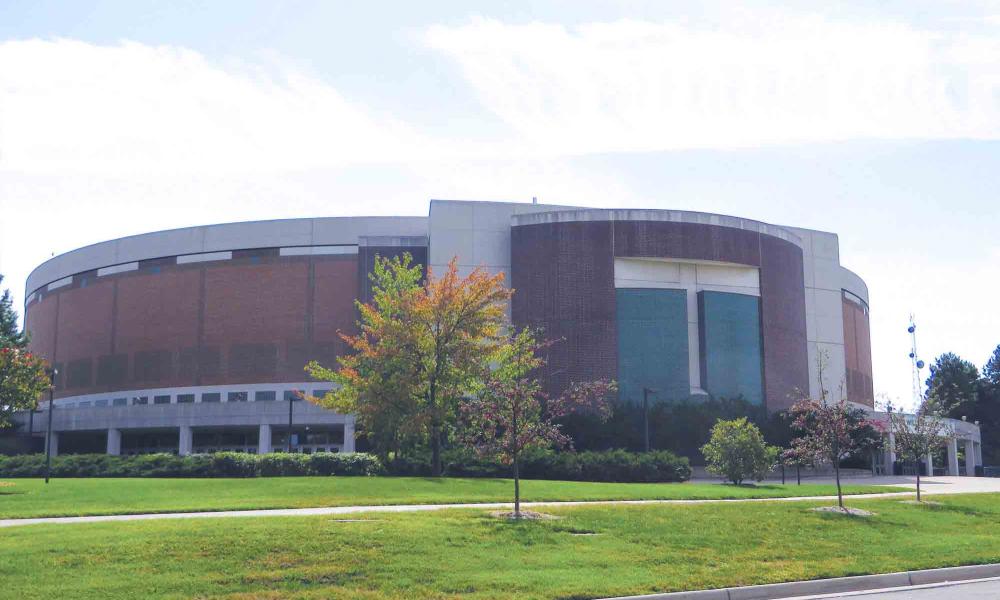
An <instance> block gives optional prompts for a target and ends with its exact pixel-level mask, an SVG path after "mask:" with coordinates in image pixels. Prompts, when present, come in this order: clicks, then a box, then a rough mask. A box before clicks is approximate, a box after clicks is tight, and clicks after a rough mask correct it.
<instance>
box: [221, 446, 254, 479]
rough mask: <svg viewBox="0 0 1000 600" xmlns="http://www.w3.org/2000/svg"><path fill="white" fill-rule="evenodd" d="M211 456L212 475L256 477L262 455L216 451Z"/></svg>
mask: <svg viewBox="0 0 1000 600" xmlns="http://www.w3.org/2000/svg"><path fill="white" fill-rule="evenodd" d="M209 456H210V457H211V467H210V470H211V471H210V472H211V475H210V476H211V477H255V476H256V475H257V466H258V464H259V462H260V457H259V456H257V455H256V454H246V453H244V452H216V453H214V454H210V455H209Z"/></svg>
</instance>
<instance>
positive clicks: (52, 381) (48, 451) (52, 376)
mask: <svg viewBox="0 0 1000 600" xmlns="http://www.w3.org/2000/svg"><path fill="white" fill-rule="evenodd" d="M47 370H48V372H49V427H48V429H47V430H46V431H45V483H46V484H48V482H49V471H50V469H51V466H52V410H53V409H54V408H55V406H56V405H55V402H54V401H53V394H54V392H55V389H56V376H57V375H59V369H56V368H51V369H47Z"/></svg>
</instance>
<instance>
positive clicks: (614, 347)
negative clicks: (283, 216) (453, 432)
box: [18, 200, 874, 454]
mask: <svg viewBox="0 0 1000 600" xmlns="http://www.w3.org/2000/svg"><path fill="white" fill-rule="evenodd" d="M402 252H409V253H411V254H412V255H413V257H414V259H415V260H416V262H418V263H421V264H423V265H426V266H428V267H430V268H431V269H433V270H440V269H444V268H445V267H446V265H447V263H448V262H449V261H450V260H451V259H452V257H457V259H458V263H459V265H460V267H461V269H462V271H463V272H468V271H470V270H471V269H473V268H475V267H477V266H483V267H485V268H487V269H488V270H489V271H491V272H503V273H505V275H506V276H507V277H506V281H507V282H508V284H509V285H511V286H512V287H513V288H514V289H515V290H516V292H515V294H514V297H513V300H512V303H511V318H512V320H513V322H514V323H515V324H516V325H533V326H539V327H543V328H544V330H545V332H546V334H547V335H548V336H550V337H553V338H561V339H562V340H563V341H562V342H561V343H559V344H557V345H556V346H554V348H553V350H552V354H551V356H550V362H549V365H548V367H547V371H546V373H545V382H546V385H547V386H548V387H549V388H550V389H559V388H561V387H562V386H565V385H566V384H567V383H568V382H570V381H574V380H577V381H579V380H589V379H594V378H597V377H608V378H612V379H616V380H617V381H618V382H619V387H620V390H619V396H620V401H622V402H625V403H638V402H641V401H642V395H643V390H644V389H650V390H655V400H656V401H658V402H671V401H676V400H679V399H690V398H692V397H698V396H706V395H711V396H715V397H726V398H734V397H741V398H743V399H744V400H746V401H747V402H750V403H752V404H755V405H759V406H763V407H766V409H767V410H769V411H777V410H782V409H784V408H787V407H788V406H790V404H791V402H793V401H794V399H795V398H796V396H797V395H798V394H800V393H802V392H805V393H809V394H811V395H813V396H814V397H816V396H818V395H819V389H820V380H819V373H818V372H817V366H816V365H817V357H820V356H823V357H825V361H826V363H827V365H826V368H825V369H824V377H825V380H824V381H823V383H822V385H823V386H824V387H825V388H826V389H827V390H830V392H831V396H832V397H833V398H834V399H836V398H838V397H839V396H840V394H845V395H846V396H847V397H848V398H849V399H850V400H851V401H853V402H855V403H858V404H860V405H864V406H867V407H873V406H874V395H873V387H872V362H871V345H870V337H869V322H868V290H867V287H866V285H865V282H864V281H863V280H862V279H861V278H860V277H859V276H858V275H856V274H855V273H853V272H851V271H850V270H848V269H847V268H845V267H843V266H842V265H841V264H840V258H839V244H838V238H837V236H836V234H833V233H826V232H820V231H812V230H806V229H801V228H795V227H787V226H779V225H771V224H766V223H761V222H758V221H753V220H749V219H743V218H738V217H730V216H723V215H713V214H705V213H697V212H686V211H674V210H622V209H594V208H576V207H570V206H551V205H543V204H521V203H501V202H466V201H439V200H433V201H431V203H430V209H429V214H428V216H427V217H337V218H312V219H291V220H277V221H259V222H246V223H230V224H222V225H206V226H202V227H191V228H185V229H176V230H170V231H161V232H156V233H149V234H144V235H137V236H132V237H126V238H122V239H117V240H112V241H107V242H102V243H99V244H95V245H92V246H87V247H85V248H80V249H78V250H74V251H72V252H68V253H66V254H62V255H60V256H56V257H54V258H52V259H50V260H48V261H46V262H45V263H43V264H42V265H40V266H39V267H38V268H36V269H35V270H34V271H33V272H32V273H31V275H30V276H29V277H28V280H27V285H26V298H27V301H26V303H25V326H26V329H27V330H28V331H29V332H30V334H31V349H32V350H33V351H35V352H37V353H39V354H41V355H42V356H44V357H45V358H46V359H48V360H49V361H50V362H52V363H53V364H54V365H55V366H56V368H58V370H59V372H60V373H61V375H60V377H59V378H58V381H57V387H56V391H55V398H56V400H55V410H54V411H53V424H54V425H53V431H54V432H55V435H54V436H53V442H52V443H53V450H54V451H59V452H84V451H95V450H97V451H107V452H109V453H113V454H117V453H136V452H148V451H154V450H159V451H163V450H167V451H177V452H179V453H181V454H186V453H189V452H203V451H213V450H221V449H229V450H243V451H248V452H261V453H264V452H269V451H271V450H278V449H287V448H291V449H292V450H295V451H305V452H314V451H348V452H349V451H352V450H353V449H354V419H353V417H351V416H350V415H338V414H334V413H332V412H329V411H327V410H324V409H321V408H318V407H316V406H314V405H312V404H310V403H308V402H296V401H295V399H296V398H297V397H298V394H297V392H305V393H309V394H312V395H322V393H324V390H326V389H328V388H329V385H328V384H324V383H322V382H315V381H309V380H308V378H307V377H306V375H305V373H304V371H303V367H304V365H305V364H306V363H307V362H308V361H309V360H313V359H315V360H318V361H320V362H321V363H324V364H327V365H333V364H334V363H335V359H336V357H337V356H338V355H339V354H341V353H342V352H344V350H345V347H344V344H343V342H342V341H341V340H340V338H339V336H338V333H337V332H338V331H352V330H353V329H354V327H355V319H356V316H357V313H356V308H355V305H354V302H355V300H356V299H360V300H362V301H365V300H367V299H368V298H369V297H370V293H371V290H370V282H369V281H368V273H369V272H370V270H371V269H372V266H373V264H374V261H375V257H376V256H378V255H383V256H387V255H395V254H400V253H402ZM43 408H45V407H43ZM43 416H45V415H44V412H41V413H38V412H36V413H31V414H21V415H18V420H19V422H20V423H21V425H22V427H23V428H24V429H25V430H26V431H30V432H31V433H32V434H33V435H35V436H41V435H42V434H43V433H44V431H45V419H44V418H42V417H43Z"/></svg>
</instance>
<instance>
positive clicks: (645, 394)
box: [642, 387, 656, 452]
mask: <svg viewBox="0 0 1000 600" xmlns="http://www.w3.org/2000/svg"><path fill="white" fill-rule="evenodd" d="M655 393H656V390H654V389H653V388H648V387H644V388H642V440H643V447H644V448H645V449H646V452H649V395H650V394H655Z"/></svg>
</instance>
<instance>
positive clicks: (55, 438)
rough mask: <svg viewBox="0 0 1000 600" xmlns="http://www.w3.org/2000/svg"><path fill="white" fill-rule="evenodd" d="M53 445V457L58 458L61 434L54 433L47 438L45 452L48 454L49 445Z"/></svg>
mask: <svg viewBox="0 0 1000 600" xmlns="http://www.w3.org/2000/svg"><path fill="white" fill-rule="evenodd" d="M50 443H51V444H52V456H57V455H58V454H59V434H58V433H57V432H55V431H53V432H52V433H51V434H50V435H48V436H45V451H46V452H48V451H49V450H48V446H49V444H50Z"/></svg>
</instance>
